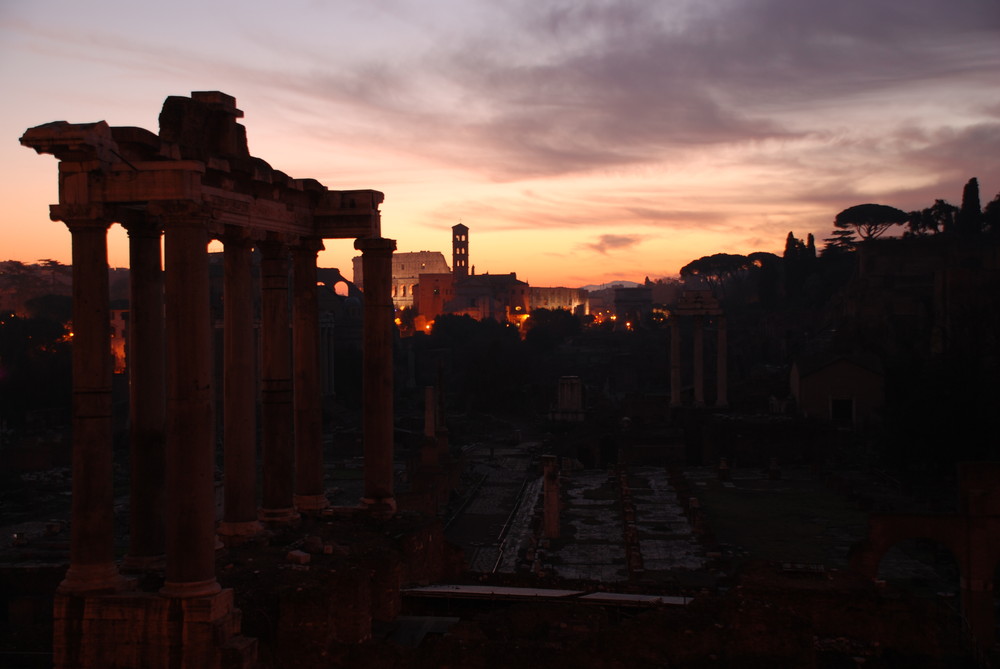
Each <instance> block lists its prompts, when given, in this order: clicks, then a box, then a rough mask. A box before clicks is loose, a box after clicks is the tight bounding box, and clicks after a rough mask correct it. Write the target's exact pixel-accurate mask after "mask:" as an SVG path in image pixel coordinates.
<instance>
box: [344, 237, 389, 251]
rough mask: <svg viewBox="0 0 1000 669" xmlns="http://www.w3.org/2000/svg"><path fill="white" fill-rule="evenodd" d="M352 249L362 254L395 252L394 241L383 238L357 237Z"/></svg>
mask: <svg viewBox="0 0 1000 669" xmlns="http://www.w3.org/2000/svg"><path fill="white" fill-rule="evenodd" d="M354 248H355V249H357V250H358V251H361V252H362V253H379V252H381V253H386V254H391V253H392V252H393V251H395V250H396V240H395V239H386V238H384V237H359V238H358V239H355V240H354Z"/></svg>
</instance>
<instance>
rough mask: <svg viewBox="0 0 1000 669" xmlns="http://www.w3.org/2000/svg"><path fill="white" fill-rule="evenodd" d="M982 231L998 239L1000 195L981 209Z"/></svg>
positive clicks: (999, 230) (999, 233)
mask: <svg viewBox="0 0 1000 669" xmlns="http://www.w3.org/2000/svg"><path fill="white" fill-rule="evenodd" d="M983 229H984V230H985V231H986V234H988V235H990V236H991V237H1000V193H997V196H996V197H995V198H993V199H992V200H991V201H989V202H987V203H986V206H985V207H983Z"/></svg>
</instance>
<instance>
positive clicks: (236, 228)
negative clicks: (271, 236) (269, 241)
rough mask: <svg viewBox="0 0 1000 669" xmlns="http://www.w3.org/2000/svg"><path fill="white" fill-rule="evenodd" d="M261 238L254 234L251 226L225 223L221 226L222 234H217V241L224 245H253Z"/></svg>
mask: <svg viewBox="0 0 1000 669" xmlns="http://www.w3.org/2000/svg"><path fill="white" fill-rule="evenodd" d="M261 239H262V237H261V236H260V235H258V234H254V231H253V230H252V229H251V228H246V227H243V226H242V225H226V226H224V227H223V230H222V234H221V235H219V241H221V242H222V243H223V244H226V245H228V244H233V245H239V246H253V245H254V244H256V243H257V242H258V241H260V240H261Z"/></svg>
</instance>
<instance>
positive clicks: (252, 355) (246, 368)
mask: <svg viewBox="0 0 1000 669" xmlns="http://www.w3.org/2000/svg"><path fill="white" fill-rule="evenodd" d="M222 241H223V243H224V244H225V254H224V256H223V318H224V321H225V323H224V330H223V355H224V356H225V365H224V369H225V378H224V380H223V404H224V406H223V428H222V429H223V449H224V455H223V468H224V482H225V488H224V502H223V504H224V509H223V517H222V523H220V524H219V530H218V531H219V534H220V535H222V536H223V537H246V536H252V535H254V534H256V533H258V532H260V530H261V529H262V527H261V524H260V521H258V520H257V392H256V390H257V374H256V371H257V366H256V365H255V364H254V361H255V360H256V359H257V347H256V346H255V345H254V330H253V267H252V263H251V252H252V242H251V240H250V238H249V236H248V234H247V233H246V231H244V230H242V229H238V228H234V227H230V228H227V230H226V233H225V235H224V236H223V240H222Z"/></svg>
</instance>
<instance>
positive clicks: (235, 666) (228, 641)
mask: <svg viewBox="0 0 1000 669" xmlns="http://www.w3.org/2000/svg"><path fill="white" fill-rule="evenodd" d="M53 628H54V629H53V658H52V659H53V663H52V666H53V667H54V668H55V669H76V668H78V667H143V668H144V669H173V668H176V667H198V668H199V669H224V668H225V669H251V668H252V667H256V666H257V643H256V640H255V639H250V638H247V637H244V636H242V634H241V629H240V612H239V610H238V609H236V608H234V606H233V592H232V590H228V589H227V590H220V591H219V592H216V593H215V594H213V595H210V596H207V597H194V598H190V599H183V600H176V599H172V598H168V597H163V596H161V595H156V594H153V593H149V592H135V593H128V594H118V595H87V596H81V597H72V596H64V595H56V597H55V605H54V607H53Z"/></svg>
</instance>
